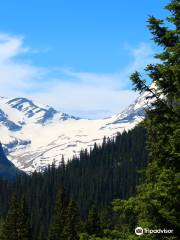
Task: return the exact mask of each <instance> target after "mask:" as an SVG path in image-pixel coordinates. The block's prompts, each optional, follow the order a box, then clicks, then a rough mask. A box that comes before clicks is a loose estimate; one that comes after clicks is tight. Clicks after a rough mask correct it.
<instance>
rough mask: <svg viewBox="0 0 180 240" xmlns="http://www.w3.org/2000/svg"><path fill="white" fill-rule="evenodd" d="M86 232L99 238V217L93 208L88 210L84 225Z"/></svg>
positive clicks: (100, 230) (100, 231)
mask: <svg viewBox="0 0 180 240" xmlns="http://www.w3.org/2000/svg"><path fill="white" fill-rule="evenodd" d="M86 232H87V233H88V234H89V235H95V236H101V233H102V229H101V224H100V217H99V214H98V211H97V209H96V207H95V206H92V207H91V208H90V210H89V214H88V219H87V223H86Z"/></svg>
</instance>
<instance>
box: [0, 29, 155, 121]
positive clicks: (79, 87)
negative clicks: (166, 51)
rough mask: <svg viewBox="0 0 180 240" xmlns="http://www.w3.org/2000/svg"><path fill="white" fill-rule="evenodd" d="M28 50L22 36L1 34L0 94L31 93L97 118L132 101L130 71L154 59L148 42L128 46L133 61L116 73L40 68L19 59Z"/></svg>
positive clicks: (22, 94)
mask: <svg viewBox="0 0 180 240" xmlns="http://www.w3.org/2000/svg"><path fill="white" fill-rule="evenodd" d="M29 51H32V52H33V50H32V49H31V48H30V47H26V46H24V38H23V37H21V36H20V37H19V36H10V35H7V34H2V33H1V34H0V86H1V88H0V95H1V96H2V95H3V96H7V97H17V96H25V97H30V98H32V99H35V100H36V101H38V102H41V103H45V104H48V105H52V106H55V107H57V108H59V109H63V110H64V111H65V112H69V113H71V114H74V115H78V114H79V115H81V116H83V117H84V116H86V117H95V118H96V117H102V116H103V117H105V116H107V115H111V114H113V113H117V112H119V111H121V110H122V109H123V108H124V107H126V106H128V105H129V104H130V103H132V101H133V100H134V99H135V98H136V96H137V94H136V93H134V92H133V91H131V90H127V89H128V88H129V85H130V81H129V76H130V74H131V73H132V72H133V71H134V70H135V69H137V70H141V69H143V68H144V67H145V65H146V64H148V63H150V62H153V61H154V60H153V57H152V56H153V54H154V52H153V50H152V48H151V47H150V46H149V45H147V44H145V43H142V44H140V46H139V47H138V48H135V49H131V48H129V53H130V54H131V56H132V57H133V61H132V62H131V63H130V64H129V66H127V67H126V68H124V69H121V70H119V71H118V72H116V73H92V72H77V71H74V70H72V69H62V68H59V69H44V68H39V67H37V66H35V65H32V64H27V63H25V62H22V59H21V61H20V60H19V59H18V57H19V56H20V55H22V54H26V53H27V52H29ZM54 75H55V76H56V78H54V77H52V76H54Z"/></svg>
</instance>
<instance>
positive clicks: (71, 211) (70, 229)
mask: <svg viewBox="0 0 180 240" xmlns="http://www.w3.org/2000/svg"><path fill="white" fill-rule="evenodd" d="M80 232H82V225H81V221H80V215H79V210H78V208H77V206H76V203H75V202H74V201H70V203H69V206H68V208H67V211H66V223H65V227H64V237H65V239H66V240H79V234H80Z"/></svg>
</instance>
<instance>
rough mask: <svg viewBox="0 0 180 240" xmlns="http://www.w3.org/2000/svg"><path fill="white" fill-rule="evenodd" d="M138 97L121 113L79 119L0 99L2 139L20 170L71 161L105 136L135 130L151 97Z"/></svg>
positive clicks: (23, 101)
mask: <svg viewBox="0 0 180 240" xmlns="http://www.w3.org/2000/svg"><path fill="white" fill-rule="evenodd" d="M146 95H147V93H144V94H142V95H141V96H139V97H138V99H137V100H136V101H135V103H134V104H132V105H130V106H129V107H128V108H127V109H125V110H124V111H123V112H122V113H120V114H117V115H114V116H112V117H109V118H105V119H98V120H89V119H80V118H75V117H73V116H69V115H67V114H65V113H61V112H59V111H57V110H55V109H54V108H52V107H49V106H43V105H39V104H36V103H34V102H33V101H31V100H29V99H26V98H14V99H6V98H0V140H1V142H2V144H3V146H4V148H5V149H6V153H7V155H8V158H9V159H10V160H11V161H12V162H13V163H14V164H15V165H16V166H17V167H18V168H20V169H21V170H24V171H26V172H29V171H34V170H37V171H40V170H42V169H43V168H45V167H46V166H47V165H48V164H52V162H55V163H56V164H58V163H59V162H60V161H61V159H62V155H63V156H64V158H65V160H68V159H69V158H71V157H72V156H73V155H78V154H79V152H80V150H81V149H85V148H87V149H90V148H91V147H92V146H93V145H94V143H95V142H96V143H98V144H100V143H101V142H102V139H103V137H104V136H107V137H113V136H114V135H116V134H117V132H123V131H124V130H129V129H132V128H133V127H134V126H135V125H137V124H138V123H139V122H140V121H142V120H143V119H144V116H145V108H146V105H147V103H148V104H149V100H147V99H146Z"/></svg>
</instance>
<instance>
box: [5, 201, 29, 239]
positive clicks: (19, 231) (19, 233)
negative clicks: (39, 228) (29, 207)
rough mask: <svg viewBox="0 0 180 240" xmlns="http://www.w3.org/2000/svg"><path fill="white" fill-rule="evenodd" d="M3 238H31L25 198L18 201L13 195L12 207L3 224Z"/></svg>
mask: <svg viewBox="0 0 180 240" xmlns="http://www.w3.org/2000/svg"><path fill="white" fill-rule="evenodd" d="M1 239H2V240H9V239H12V240H30V239H31V237H30V229H29V224H28V216H27V214H26V211H25V203H24V200H23V201H22V202H18V200H17V199H16V197H15V196H13V198H12V201H11V204H10V208H9V211H8V214H7V217H6V220H5V222H4V224H3V228H2V234H1Z"/></svg>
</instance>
